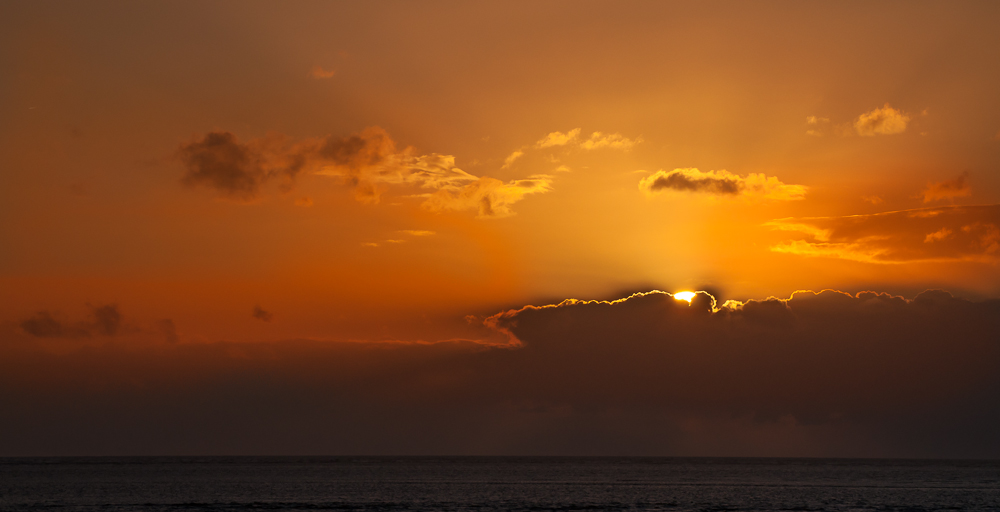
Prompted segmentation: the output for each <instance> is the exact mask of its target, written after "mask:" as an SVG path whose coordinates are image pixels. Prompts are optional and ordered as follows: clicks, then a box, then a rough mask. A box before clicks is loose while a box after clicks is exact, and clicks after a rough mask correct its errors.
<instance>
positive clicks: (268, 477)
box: [0, 457, 1000, 511]
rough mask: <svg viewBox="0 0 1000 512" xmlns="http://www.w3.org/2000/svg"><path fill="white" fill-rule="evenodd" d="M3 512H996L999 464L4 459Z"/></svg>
mask: <svg viewBox="0 0 1000 512" xmlns="http://www.w3.org/2000/svg"><path fill="white" fill-rule="evenodd" d="M0 510H56V511H97V510H100V511H119V510H120V511H125V510H128V511H172V510H232V511H237V510H410V511H420V510H442V511H466V510H477V511H489V510H525V511H528V510H530V511H542V510H671V511H778V510H788V511H867V510H872V511H876V510H877V511H924V510H948V511H956V510H992V511H1000V461H942V460H856V459H766V458H739V459H737V458H638V457H623V458H612V457H600V458H584V457H580V458H576V457H566V458H563V457H128V458H116V457H80V458H5V459H0Z"/></svg>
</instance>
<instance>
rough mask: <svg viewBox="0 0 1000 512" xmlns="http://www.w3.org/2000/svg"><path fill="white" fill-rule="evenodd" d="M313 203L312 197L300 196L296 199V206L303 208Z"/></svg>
mask: <svg viewBox="0 0 1000 512" xmlns="http://www.w3.org/2000/svg"><path fill="white" fill-rule="evenodd" d="M312 205H313V200H312V198H311V197H300V198H298V199H296V200H295V206H301V207H303V208H309V207H310V206H312Z"/></svg>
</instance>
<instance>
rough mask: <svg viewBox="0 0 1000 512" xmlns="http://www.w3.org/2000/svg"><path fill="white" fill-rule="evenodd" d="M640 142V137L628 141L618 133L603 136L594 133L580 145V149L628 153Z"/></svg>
mask: <svg viewBox="0 0 1000 512" xmlns="http://www.w3.org/2000/svg"><path fill="white" fill-rule="evenodd" d="M640 142H642V138H641V137H637V138H635V139H629V138H627V137H624V136H622V135H621V134H620V133H608V134H605V133H601V132H594V133H592V134H590V138H589V139H587V140H585V141H583V142H581V143H580V147H581V148H583V149H599V148H610V149H621V150H624V151H628V150H630V149H632V147H633V146H635V145H636V144H638V143H640Z"/></svg>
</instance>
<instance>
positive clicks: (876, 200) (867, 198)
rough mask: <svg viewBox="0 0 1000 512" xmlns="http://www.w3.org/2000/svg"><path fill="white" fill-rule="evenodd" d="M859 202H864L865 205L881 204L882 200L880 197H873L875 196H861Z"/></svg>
mask: <svg viewBox="0 0 1000 512" xmlns="http://www.w3.org/2000/svg"><path fill="white" fill-rule="evenodd" d="M861 200H862V201H864V202H866V203H871V204H882V202H883V199H882V198H881V197H880V196H875V195H871V196H862V197H861Z"/></svg>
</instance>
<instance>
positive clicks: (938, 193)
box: [921, 172, 972, 203]
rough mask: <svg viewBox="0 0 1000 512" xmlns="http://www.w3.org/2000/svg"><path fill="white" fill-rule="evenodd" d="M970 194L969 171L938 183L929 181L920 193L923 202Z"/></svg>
mask: <svg viewBox="0 0 1000 512" xmlns="http://www.w3.org/2000/svg"><path fill="white" fill-rule="evenodd" d="M971 195H972V187H971V186H970V185H969V173H968V172H964V173H962V174H961V175H960V176H959V177H957V178H955V179H953V180H945V181H941V182H938V183H930V184H928V185H927V188H925V189H924V191H923V192H922V193H921V196H923V199H924V202H925V203H930V202H933V201H939V200H941V199H955V198H956V197H967V196H971Z"/></svg>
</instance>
